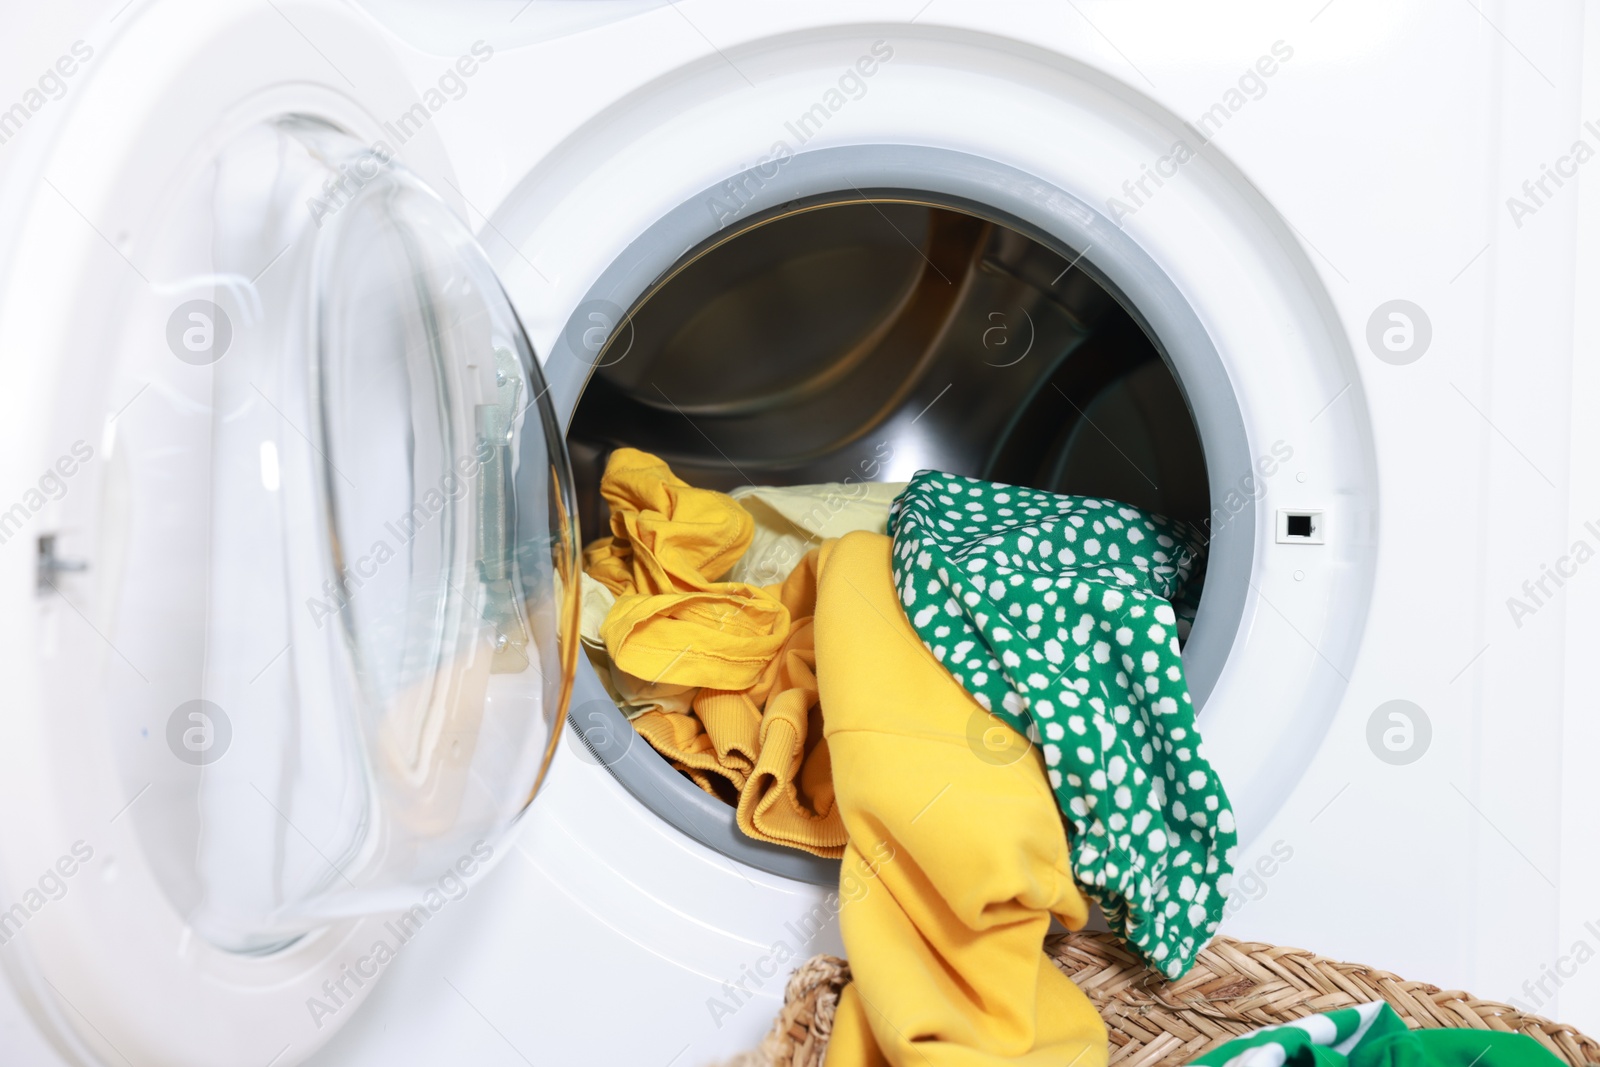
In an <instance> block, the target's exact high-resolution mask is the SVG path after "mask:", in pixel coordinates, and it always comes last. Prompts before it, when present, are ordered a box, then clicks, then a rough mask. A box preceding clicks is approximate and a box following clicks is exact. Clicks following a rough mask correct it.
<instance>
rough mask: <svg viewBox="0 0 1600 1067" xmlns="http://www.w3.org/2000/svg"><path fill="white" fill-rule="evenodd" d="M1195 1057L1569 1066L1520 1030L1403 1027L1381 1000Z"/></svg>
mask: <svg viewBox="0 0 1600 1067" xmlns="http://www.w3.org/2000/svg"><path fill="white" fill-rule="evenodd" d="M1194 1062H1195V1064H1196V1065H1197V1067H1198V1065H1204V1067H1474V1065H1476V1067H1566V1065H1565V1062H1564V1061H1563V1060H1561V1059H1560V1058H1559V1057H1557V1056H1555V1055H1554V1054H1552V1053H1551V1052H1549V1051H1548V1050H1546V1049H1545V1048H1544V1047H1543V1046H1541V1045H1540V1044H1539V1043H1538V1042H1537V1041H1535V1040H1534V1039H1533V1038H1531V1037H1528V1036H1526V1035H1524V1034H1508V1033H1503V1032H1501V1031H1498V1030H1464V1029H1463V1030H1453V1029H1447V1030H1408V1029H1406V1024H1405V1023H1403V1022H1401V1021H1400V1016H1398V1015H1396V1014H1395V1012H1394V1009H1393V1008H1391V1007H1389V1005H1387V1004H1385V1003H1384V1002H1383V1001H1381V1000H1380V1001H1378V1002H1376V1003H1374V1004H1362V1005H1360V1006H1358V1007H1354V1008H1341V1009H1339V1010H1338V1011H1330V1012H1328V1013H1326V1014H1325V1015H1310V1016H1307V1017H1306V1018H1304V1019H1297V1020H1295V1021H1294V1022H1292V1023H1287V1024H1285V1025H1283V1026H1267V1027H1263V1028H1262V1029H1260V1030H1257V1031H1255V1032H1253V1033H1249V1034H1246V1035H1245V1036H1243V1037H1237V1038H1234V1039H1233V1040H1232V1041H1229V1042H1226V1043H1225V1044H1222V1045H1219V1046H1218V1047H1216V1048H1214V1049H1212V1050H1211V1051H1210V1052H1207V1053H1206V1054H1205V1055H1204V1056H1201V1057H1200V1058H1199V1059H1197V1060H1195V1061H1194Z"/></svg>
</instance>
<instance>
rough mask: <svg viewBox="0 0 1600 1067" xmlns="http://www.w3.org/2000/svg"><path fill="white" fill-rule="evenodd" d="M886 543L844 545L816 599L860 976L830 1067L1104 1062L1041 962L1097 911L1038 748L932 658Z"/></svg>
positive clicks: (1103, 1047)
mask: <svg viewBox="0 0 1600 1067" xmlns="http://www.w3.org/2000/svg"><path fill="white" fill-rule="evenodd" d="M890 544H891V543H890V540H889V538H888V537H884V536H880V535H877V534H869V533H852V534H848V535H847V536H845V537H843V538H842V539H840V540H839V541H838V542H837V543H836V544H835V545H834V546H833V551H832V552H831V553H830V554H829V557H828V558H827V559H826V560H824V561H823V566H822V568H821V576H820V580H819V583H818V590H817V608H816V616H815V623H814V627H815V642H816V662H817V678H818V685H819V688H820V693H821V704H822V706H823V708H824V709H826V715H825V721H824V729H825V734H826V737H827V742H828V746H829V750H830V754H831V757H832V763H833V782H834V790H835V793H836V798H837V803H838V807H839V810H840V812H841V813H842V814H843V817H844V825H845V830H846V833H847V835H848V839H849V840H848V844H847V845H846V847H845V855H844V870H843V872H842V874H841V886H849V887H852V892H850V893H848V894H845V893H843V892H841V899H843V900H844V901H845V903H844V904H843V905H842V907H841V910H840V930H841V933H842V935H843V938H844V944H845V948H846V951H847V953H848V955H849V957H850V967H851V971H852V972H853V975H854V981H853V982H852V983H851V984H850V985H849V986H847V987H846V988H845V990H844V994H843V995H842V996H841V998H840V1000H839V1007H838V1013H837V1015H836V1016H835V1019H834V1027H833V1036H832V1039H831V1040H830V1042H829V1046H828V1053H827V1059H826V1067H857V1065H890V1064H892V1065H894V1067H979V1065H985V1067H991V1065H999V1064H1010V1065H1018V1064H1020V1065H1026V1067H1044V1065H1046V1064H1049V1065H1052V1067H1105V1063H1106V1060H1107V1055H1108V1049H1107V1041H1106V1031H1105V1027H1104V1025H1103V1024H1102V1023H1101V1022H1100V1019H1099V1017H1098V1016H1097V1015H1096V1014H1095V1011H1094V1009H1093V1007H1092V1006H1091V1005H1090V1003H1089V1000H1088V998H1087V997H1085V996H1084V995H1083V993H1081V992H1080V991H1079V990H1078V989H1077V987H1076V986H1074V985H1073V984H1072V983H1071V982H1070V981H1069V980H1068V979H1067V978H1066V977H1065V976H1064V975H1063V974H1062V973H1061V972H1060V971H1058V970H1057V969H1056V968H1055V966H1054V965H1052V964H1051V963H1050V961H1049V960H1048V959H1047V958H1046V957H1045V955H1044V952H1043V944H1044V937H1045V934H1046V932H1047V931H1048V929H1049V925H1050V916H1051V915H1052V914H1054V915H1056V916H1058V917H1059V918H1060V919H1061V921H1062V922H1064V923H1065V924H1066V925H1067V926H1068V927H1070V928H1072V929H1077V928H1080V927H1081V926H1082V925H1083V924H1084V922H1085V920H1086V919H1087V917H1088V903H1087V902H1086V901H1085V899H1084V897H1083V896H1082V895H1081V894H1080V893H1079V892H1078V889H1077V886H1076V885H1075V883H1074V881H1073V877H1072V870H1071V868H1070V866H1069V863H1068V854H1067V841H1066V835H1065V832H1064V831H1063V828H1062V822H1061V815H1060V812H1059V811H1058V810H1057V808H1056V803H1055V799H1054V797H1053V796H1052V795H1051V793H1050V789H1049V787H1048V785H1047V784H1046V781H1045V775H1044V769H1043V766H1042V764H1041V762H1040V760H1039V758H1038V754H1037V751H1035V750H1029V749H1027V748H1026V747H1025V742H1022V741H1021V739H1020V737H1017V736H1016V735H1015V733H1014V732H1012V731H1011V730H1010V727H1008V726H1006V725H1004V724H1003V723H1002V722H1001V721H1000V720H999V719H996V718H994V717H993V716H991V715H990V714H989V713H988V712H986V711H984V710H983V709H982V708H981V707H980V706H979V705H978V704H977V703H976V702H975V701H973V699H972V697H971V696H969V695H968V694H967V692H966V690H964V689H963V688H962V687H961V686H960V685H959V684H957V682H956V681H955V680H954V679H953V678H951V677H950V675H949V673H948V672H946V671H945V669H944V668H943V667H942V666H940V664H939V663H938V661H937V660H935V659H934V658H933V656H932V655H931V654H930V653H929V652H928V651H927V649H926V648H924V647H923V645H922V642H921V641H920V640H919V639H918V638H917V635H916V633H915V631H913V630H912V628H911V625H910V623H909V622H908V621H907V620H906V618H905V615H904V613H903V611H902V609H901V607H900V600H899V597H898V596H897V595H896V592H895V589H894V580H893V577H892V575H891V572H890V560H889V553H890ZM996 730H1000V731H1004V732H1005V733H1006V735H1008V736H1010V737H1013V738H1016V741H1015V746H1014V747H1011V748H1010V749H1009V750H1008V746H1006V745H998V746H997V745H996V744H995V737H996V736H997V735H996V734H995V731H996ZM863 885H864V886H865V889H864V890H863V889H861V888H860V887H861V886H863Z"/></svg>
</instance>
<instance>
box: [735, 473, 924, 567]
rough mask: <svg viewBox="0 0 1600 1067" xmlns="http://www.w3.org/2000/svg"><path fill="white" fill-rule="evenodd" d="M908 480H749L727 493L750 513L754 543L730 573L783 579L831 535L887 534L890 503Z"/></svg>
mask: <svg viewBox="0 0 1600 1067" xmlns="http://www.w3.org/2000/svg"><path fill="white" fill-rule="evenodd" d="M905 487H906V483H905V482H822V483H820V484H817V485H746V486H741V487H740V488H738V489H735V490H734V491H733V492H732V493H730V494H728V495H729V496H731V497H733V499H735V500H737V501H738V502H739V504H740V505H741V506H742V507H743V508H744V509H745V511H747V512H749V513H750V518H751V519H753V520H754V521H755V531H754V533H753V535H752V536H751V539H750V547H749V548H747V549H746V550H745V553H744V555H742V556H740V557H739V559H738V560H737V561H736V562H735V563H734V565H733V569H732V570H731V571H729V572H728V580H729V581H731V582H748V583H749V584H751V585H772V584H774V583H776V582H781V581H783V580H784V578H785V577H787V576H788V574H789V572H790V571H792V570H794V568H795V567H796V566H797V565H798V564H799V562H800V560H801V558H802V557H804V556H805V554H806V553H807V552H810V551H811V550H812V549H813V548H816V547H817V546H818V545H820V544H821V543H822V542H823V541H825V540H827V539H828V538H830V537H843V536H844V535H845V534H847V533H854V532H856V531H857V530H865V531H866V532H868V533H880V534H881V533H887V532H888V522H889V505H890V504H892V503H894V498H895V497H897V496H899V495H900V491H901V490H902V489H904V488H905Z"/></svg>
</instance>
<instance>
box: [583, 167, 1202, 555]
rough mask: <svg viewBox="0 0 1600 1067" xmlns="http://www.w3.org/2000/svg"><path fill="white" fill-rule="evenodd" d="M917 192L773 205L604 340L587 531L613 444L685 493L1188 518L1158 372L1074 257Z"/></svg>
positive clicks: (1184, 456)
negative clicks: (883, 487)
mask: <svg viewBox="0 0 1600 1067" xmlns="http://www.w3.org/2000/svg"><path fill="white" fill-rule="evenodd" d="M1077 258H1078V253H1077V252H1076V251H1075V250H1072V249H1067V248H1062V247H1049V246H1047V245H1046V244H1045V243H1043V242H1042V241H1041V240H1039V239H1035V238H1033V237H1030V236H1027V235H1024V234H1023V233H1021V232H1019V231H1018V230H1016V229H1013V228H1010V227H1008V226H1007V225H1004V224H1003V223H1001V222H999V221H995V220H991V219H987V218H982V217H979V216H978V215H976V214H972V213H969V212H967V211H964V210H958V209H956V208H952V207H951V206H949V205H938V204H933V203H928V202H924V201H922V200H921V199H920V198H917V199H913V198H910V197H906V198H900V197H893V198H891V197H884V198H882V199H876V198H875V199H872V200H868V201H862V200H855V201H845V202H841V201H839V200H837V199H831V200H826V201H822V202H817V203H810V204H804V205H789V206H788V207H786V208H784V209H782V210H780V211H777V212H774V213H771V214H770V215H768V216H765V217H759V218H756V219H753V220H752V221H751V222H750V224H749V225H747V226H744V227H740V228H735V229H734V230H733V231H732V232H729V231H724V232H723V233H720V234H719V235H718V236H717V237H716V238H715V239H714V240H712V241H710V242H708V243H707V244H706V245H705V246H703V247H701V248H698V249H695V250H694V251H692V252H691V253H689V254H688V255H687V256H685V257H684V258H683V260H681V261H680V262H679V264H678V265H677V267H676V268H674V269H673V270H672V271H671V272H669V273H668V274H667V276H666V277H665V278H663V279H662V280H661V281H660V282H659V283H658V284H657V285H656V286H654V287H653V288H652V289H651V291H649V292H648V293H647V294H646V296H645V297H644V298H643V299H642V300H641V301H640V302H639V303H638V304H637V305H636V306H635V307H634V308H633V309H631V311H630V312H628V314H627V316H626V318H625V319H624V320H623V321H622V322H621V323H619V324H617V325H616V327H615V328H614V329H612V330H611V331H610V334H609V339H608V341H607V346H606V348H605V349H604V350H603V351H602V352H601V353H600V354H599V357H598V358H597V359H596V361H595V368H596V369H595V370H594V373H593V375H592V377H591V378H590V380H589V383H588V385H587V387H586V388H585V389H584V391H583V395H582V398H581V400H580V402H579V404H578V407H577V410H576V412H575V414H574V417H573V420H572V423H571V427H570V429H569V433H568V443H569V445H570V446H571V451H572V458H573V468H574V474H575V476H576V481H577V485H578V494H579V505H580V513H581V521H582V524H583V529H584V535H585V537H586V538H587V537H592V536H597V535H598V534H600V533H602V532H604V528H605V512H604V505H603V504H602V503H601V501H600V499H599V495H598V491H597V486H598V481H599V477H600V472H601V471H602V470H603V469H604V465H605V458H606V456H607V454H608V453H609V452H610V451H611V450H612V449H613V448H616V447H618V446H620V445H631V446H633V447H635V448H642V449H644V450H646V451H650V452H654V453H656V454H657V455H660V456H661V457H662V458H664V459H666V460H667V461H668V462H669V463H670V464H671V465H672V467H673V470H674V471H676V472H677V473H678V474H679V475H680V476H681V477H683V478H684V479H685V480H687V481H688V482H690V483H691V484H694V485H701V486H707V487H711V488H718V489H731V488H733V487H735V486H738V485H741V484H746V483H764V484H775V485H794V484H803V483H809V482H844V481H858V480H866V481H895V480H903V479H905V478H907V477H909V476H910V475H911V474H912V473H913V472H915V471H917V470H919V469H923V468H937V469H941V470H947V471H952V472H955V473H960V474H968V475H975V476H978V477H983V478H990V479H994V480H996V481H1002V482H1009V483H1014V484H1020V485H1029V486H1034V487H1037V488H1041V489H1049V490H1052V491H1055V492H1066V493H1084V494H1094V495H1102V496H1108V497H1113V498H1116V499H1119V500H1125V501H1127V502H1129V503H1132V504H1136V505H1139V506H1140V507H1145V508H1150V509H1152V510H1155V511H1159V512H1161V513H1163V514H1166V515H1169V516H1172V517H1175V518H1183V519H1189V520H1192V521H1195V522H1199V523H1203V522H1204V521H1205V519H1206V517H1207V515H1208V512H1209V494H1208V492H1207V486H1206V466H1205V460H1204V457H1203V455H1202V453H1201V447H1200V442H1199V439H1198V437H1197V435H1196V432H1195V428H1194V423H1193V421H1192V419H1191V418H1190V415H1189V411H1188V408H1187V406H1186V404H1185V402H1184V399H1183V396H1182V394H1181V393H1180V391H1179V389H1178V386H1177V384H1176V382H1175V381H1174V379H1173V376H1172V374H1171V373H1170V372H1169V370H1168V368H1167V367H1166V365H1165V364H1164V363H1163V362H1162V360H1161V358H1160V356H1159V355H1158V353H1157V350H1156V348H1155V346H1154V345H1153V344H1152V343H1151V341H1150V340H1149V338H1147V337H1146V336H1145V334H1144V332H1143V331H1142V330H1141V329H1140V327H1139V326H1138V324H1137V323H1136V322H1135V321H1134V319H1133V318H1132V317H1131V316H1130V315H1129V314H1128V312H1127V311H1126V310H1125V309H1124V308H1123V307H1122V306H1121V305H1119V303H1118V302H1117V300H1116V299H1114V298H1113V296H1112V295H1111V294H1110V293H1108V292H1107V290H1106V289H1105V288H1103V287H1102V286H1101V285H1100V284H1098V283H1097V282H1096V281H1095V279H1094V278H1092V277H1091V276H1090V275H1089V274H1087V273H1085V272H1084V271H1083V270H1082V269H1080V267H1079V266H1078V264H1077V262H1076V261H1077Z"/></svg>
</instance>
